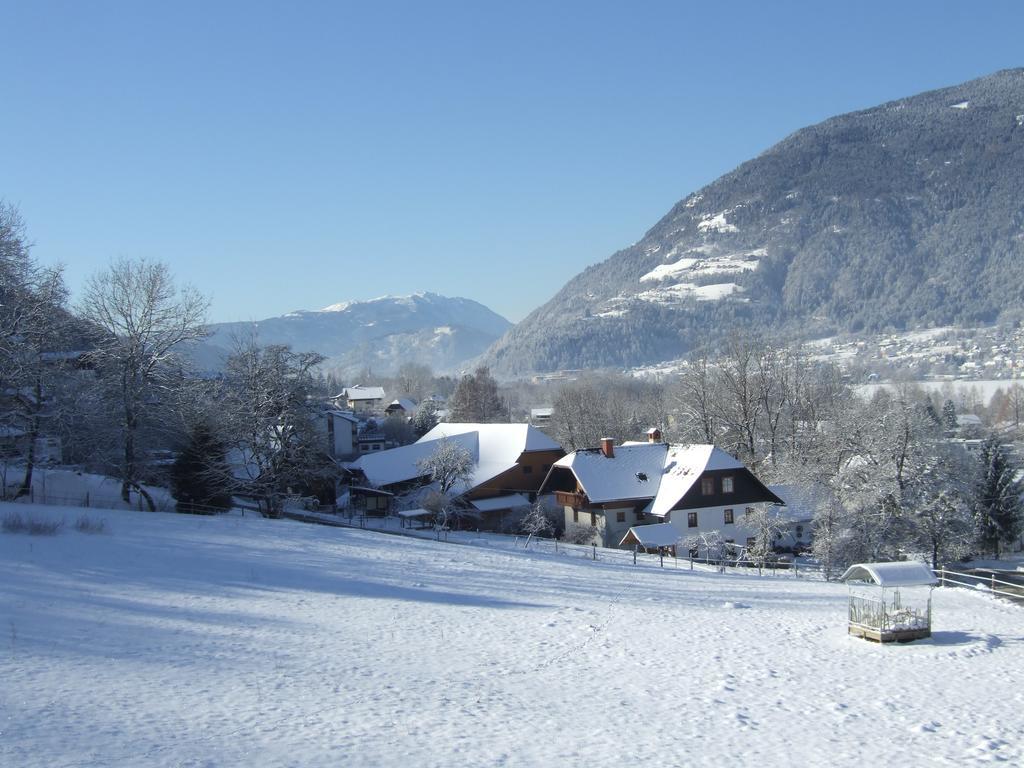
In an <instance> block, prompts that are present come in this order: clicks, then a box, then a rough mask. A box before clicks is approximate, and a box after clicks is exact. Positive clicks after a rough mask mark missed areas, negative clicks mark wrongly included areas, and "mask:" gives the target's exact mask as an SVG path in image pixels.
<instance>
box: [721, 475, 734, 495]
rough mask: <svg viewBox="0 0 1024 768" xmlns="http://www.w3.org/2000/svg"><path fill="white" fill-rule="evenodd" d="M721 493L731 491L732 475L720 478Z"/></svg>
mask: <svg viewBox="0 0 1024 768" xmlns="http://www.w3.org/2000/svg"><path fill="white" fill-rule="evenodd" d="M722 493H732V475H726V476H725V477H723V478H722Z"/></svg>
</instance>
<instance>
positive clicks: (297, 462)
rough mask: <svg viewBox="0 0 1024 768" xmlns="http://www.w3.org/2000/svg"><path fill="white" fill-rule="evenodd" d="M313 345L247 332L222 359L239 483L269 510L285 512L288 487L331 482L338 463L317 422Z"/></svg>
mask: <svg viewBox="0 0 1024 768" xmlns="http://www.w3.org/2000/svg"><path fill="white" fill-rule="evenodd" d="M322 361H323V357H322V356H320V355H318V354H316V353H315V352H293V351H292V349H291V348H290V347H288V346H286V345H269V346H265V347H264V346H260V345H259V344H258V343H257V342H256V340H255V339H251V338H250V339H242V340H240V341H239V342H238V343H237V345H236V349H235V352H234V353H233V354H232V355H231V356H230V357H229V358H228V361H227V364H226V367H225V378H224V388H223V394H222V395H221V401H220V402H221V408H220V409H219V413H220V416H221V421H220V424H219V430H220V431H219V436H220V437H221V439H222V440H223V441H224V443H225V444H226V445H227V446H228V449H229V458H230V459H231V461H232V476H231V478H230V479H231V481H232V484H233V487H234V491H235V493H237V494H240V495H246V496H250V497H251V498H253V499H255V500H256V501H257V502H258V503H259V505H260V511H261V513H262V514H263V515H264V516H266V517H280V515H281V513H282V511H283V501H284V498H285V496H286V495H287V494H288V493H289V492H300V491H307V492H308V491H312V490H316V488H317V487H318V486H319V485H321V484H327V485H330V486H332V487H333V483H334V479H335V474H336V471H337V468H336V466H335V465H334V464H333V462H332V461H331V460H330V458H329V456H328V454H327V445H326V439H325V438H324V436H323V435H322V434H321V433H320V432H319V431H318V429H317V426H316V417H317V415H318V414H317V409H318V408H319V406H318V405H317V403H316V401H315V400H313V399H311V398H310V397H309V394H310V391H311V389H312V387H313V371H314V369H315V368H316V366H317V365H319V364H320V363H321V362H322Z"/></svg>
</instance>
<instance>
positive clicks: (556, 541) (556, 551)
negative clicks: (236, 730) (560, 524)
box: [555, 539, 558, 555]
mask: <svg viewBox="0 0 1024 768" xmlns="http://www.w3.org/2000/svg"><path fill="white" fill-rule="evenodd" d="M555 554H556V555H557V554H558V539H555Z"/></svg>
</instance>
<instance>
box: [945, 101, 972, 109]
mask: <svg viewBox="0 0 1024 768" xmlns="http://www.w3.org/2000/svg"><path fill="white" fill-rule="evenodd" d="M969 106H971V102H969V101H961V102H960V103H959V104H950V108H951V109H967V108H968V107H969Z"/></svg>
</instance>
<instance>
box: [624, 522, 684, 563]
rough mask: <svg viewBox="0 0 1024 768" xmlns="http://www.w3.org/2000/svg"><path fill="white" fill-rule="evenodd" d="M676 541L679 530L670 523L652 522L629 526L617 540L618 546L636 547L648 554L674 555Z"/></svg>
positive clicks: (677, 541)
mask: <svg viewBox="0 0 1024 768" xmlns="http://www.w3.org/2000/svg"><path fill="white" fill-rule="evenodd" d="M678 543H679V530H678V529H677V528H676V527H675V526H674V525H672V523H652V524H651V525H636V526H633V527H632V528H630V529H629V530H628V531H626V535H625V536H623V537H622V541H620V542H619V547H620V548H621V549H632V548H633V547H637V548H639V549H640V550H642V551H643V552H646V553H647V554H649V555H658V554H666V555H671V556H672V557H675V556H676V545H677V544H678Z"/></svg>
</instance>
